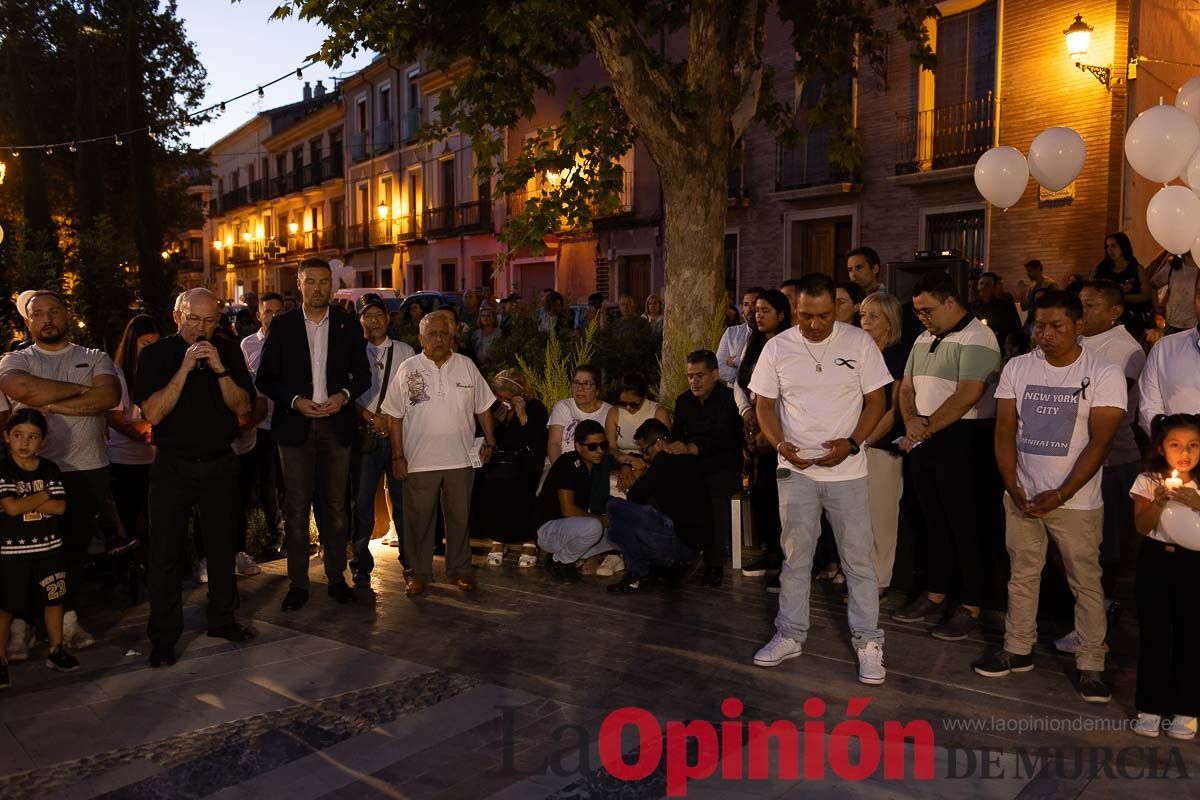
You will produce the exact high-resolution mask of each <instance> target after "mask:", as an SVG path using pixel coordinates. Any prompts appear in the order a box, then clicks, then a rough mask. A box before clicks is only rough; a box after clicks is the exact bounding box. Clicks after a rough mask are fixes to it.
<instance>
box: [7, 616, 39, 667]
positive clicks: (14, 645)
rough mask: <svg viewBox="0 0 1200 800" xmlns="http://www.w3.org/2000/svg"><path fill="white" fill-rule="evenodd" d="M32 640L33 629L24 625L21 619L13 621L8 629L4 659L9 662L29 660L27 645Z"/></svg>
mask: <svg viewBox="0 0 1200 800" xmlns="http://www.w3.org/2000/svg"><path fill="white" fill-rule="evenodd" d="M32 639H33V629H32V628H30V626H29V625H26V624H25V620H23V619H14V620H13V621H12V625H11V626H10V627H9V629H8V649H7V650H6V651H5V654H4V655H5V658H7V659H8V660H9V661H26V660H27V659H28V658H29V645H30V643H31V640H32Z"/></svg>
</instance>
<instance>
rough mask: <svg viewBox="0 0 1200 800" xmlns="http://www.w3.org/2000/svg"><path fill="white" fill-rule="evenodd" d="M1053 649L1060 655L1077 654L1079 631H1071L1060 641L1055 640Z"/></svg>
mask: <svg viewBox="0 0 1200 800" xmlns="http://www.w3.org/2000/svg"><path fill="white" fill-rule="evenodd" d="M1054 649H1055V650H1057V651H1058V652H1060V653H1078V652H1079V631H1071V632H1070V633H1068V634H1067V635H1066V636H1064V637H1062V638H1061V639H1055V640H1054Z"/></svg>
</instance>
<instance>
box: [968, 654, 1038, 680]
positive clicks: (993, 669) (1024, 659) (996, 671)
mask: <svg viewBox="0 0 1200 800" xmlns="http://www.w3.org/2000/svg"><path fill="white" fill-rule="evenodd" d="M973 667H974V669H975V672H976V673H978V674H980V675H982V676H983V677H985V678H1003V677H1004V676H1005V675H1007V674H1009V673H1010V672H1029V671H1030V670H1032V669H1033V655H1032V654H1026V655H1023V656H1019V655H1017V654H1016V653H1010V652H1008V651H1007V650H997V651H996V652H995V653H992V654H991V655H990V656H986V657H984V658H981V659H980V660H979V661H976V662H975V664H974V665H973Z"/></svg>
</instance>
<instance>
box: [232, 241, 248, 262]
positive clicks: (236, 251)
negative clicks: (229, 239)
mask: <svg viewBox="0 0 1200 800" xmlns="http://www.w3.org/2000/svg"><path fill="white" fill-rule="evenodd" d="M226 250H228V251H229V258H228V260H229V261H249V260H250V259H251V258H252V257H253V256H252V255H251V251H250V245H248V244H235V245H233V247H228V248H226Z"/></svg>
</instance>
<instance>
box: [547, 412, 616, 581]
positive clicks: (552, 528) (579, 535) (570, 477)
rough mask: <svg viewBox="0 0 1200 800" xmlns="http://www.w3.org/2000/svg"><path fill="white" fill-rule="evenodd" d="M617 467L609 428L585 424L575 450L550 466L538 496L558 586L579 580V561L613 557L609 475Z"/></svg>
mask: <svg viewBox="0 0 1200 800" xmlns="http://www.w3.org/2000/svg"><path fill="white" fill-rule="evenodd" d="M616 468H617V462H616V460H614V459H613V457H612V455H611V454H609V453H608V435H607V434H606V433H605V432H604V426H603V425H601V424H600V423H599V422H596V421H595V420H591V419H585V420H584V421H583V422H580V423H579V425H578V426H577V427H576V428H575V449H574V451H567V452H566V453H563V454H562V455H561V456H559V457H558V459H557V460H555V462H554V465H553V466H551V467H550V472H549V474H547V475H546V481H545V483H543V484H542V493H541V494H539V495H538V518H539V519H540V520H541V524H540V525H539V526H538V532H537V542H538V547H540V548H541V549H542V550H544V551H546V552H547V553H548V554H549V555H550V560H549V561H547V562H546V567H547V569H549V570H550V576H551V577H552V578H554V580H556V581H558V582H564V581H578V580H579V570H577V569H576V568H575V562H576V561H579V560H580V559H584V558H591V557H592V556H598V555H600V554H601V553H607V552H611V551H613V550H616V549H617V547H616V545H614V544H613V543H612V541H611V540H610V539H609V538H608V534H607V532H606V529H607V528H608V515H607V514H606V513H605V506H606V505H607V504H608V497H609V480H608V479H609V475H610V474H612V472H613V470H615V469H616Z"/></svg>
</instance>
